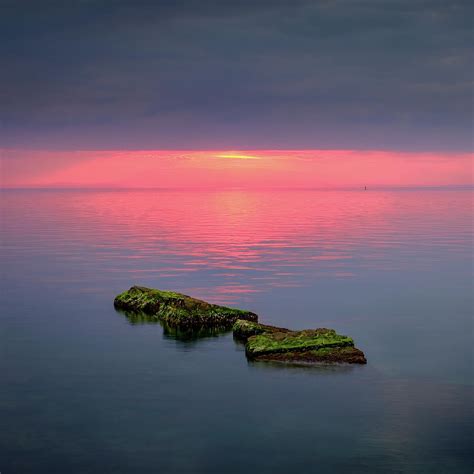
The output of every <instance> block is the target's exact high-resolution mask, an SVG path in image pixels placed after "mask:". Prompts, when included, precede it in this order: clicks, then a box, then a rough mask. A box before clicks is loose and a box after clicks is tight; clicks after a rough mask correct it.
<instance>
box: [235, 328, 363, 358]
mask: <svg viewBox="0 0 474 474" xmlns="http://www.w3.org/2000/svg"><path fill="white" fill-rule="evenodd" d="M232 329H233V333H234V337H235V338H236V339H238V340H241V341H245V342H246V345H245V353H246V355H247V357H248V358H249V359H251V360H267V361H277V362H287V363H305V364H313V363H348V364H366V363H367V360H366V358H365V356H364V353H363V352H362V351H361V350H359V349H357V348H356V347H354V341H353V340H352V338H350V337H347V336H342V335H340V334H337V333H336V331H334V329H326V328H319V329H305V330H303V331H291V330H289V329H286V328H279V327H275V326H267V325H264V324H259V323H257V322H253V321H244V320H238V321H236V322H235V324H234V326H233V328H232Z"/></svg>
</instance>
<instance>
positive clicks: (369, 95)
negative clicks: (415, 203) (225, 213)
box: [0, 0, 474, 187]
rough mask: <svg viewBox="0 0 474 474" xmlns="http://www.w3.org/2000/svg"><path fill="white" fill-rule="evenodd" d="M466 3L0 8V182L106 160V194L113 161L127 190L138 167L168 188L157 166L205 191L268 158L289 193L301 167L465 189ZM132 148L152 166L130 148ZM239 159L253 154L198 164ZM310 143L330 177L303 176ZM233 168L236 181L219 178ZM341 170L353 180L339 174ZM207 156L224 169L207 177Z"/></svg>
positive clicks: (98, 177) (31, 3)
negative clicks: (326, 162) (283, 173)
mask: <svg viewBox="0 0 474 474" xmlns="http://www.w3.org/2000/svg"><path fill="white" fill-rule="evenodd" d="M473 6H474V4H473V3H472V2H470V1H461V0H449V1H446V0H384V1H380V0H324V1H315V0H312V1H309V0H199V1H194V0H157V1H154V2H151V1H149V0H133V1H131V0H130V1H129V0H70V1H68V2H64V1H57V0H46V1H43V2H38V1H37V0H0V70H1V74H0V158H1V161H2V167H1V169H0V171H1V184H2V186H4V187H8V186H20V185H21V186H29V185H31V186H33V185H41V186H48V185H57V183H70V184H71V185H76V184H77V178H74V176H72V175H71V176H70V175H68V172H69V173H74V171H75V172H76V173H82V174H81V176H83V181H82V184H83V185H95V184H96V183H99V182H100V183H104V182H105V181H107V179H105V177H106V175H102V174H100V173H103V171H100V170H101V168H100V167H98V165H97V163H98V161H100V160H102V161H101V163H102V164H104V163H111V162H112V161H113V163H114V166H113V167H111V168H110V169H109V170H108V172H109V173H108V174H109V178H108V181H109V182H110V184H111V185H115V183H119V182H121V183H123V184H124V185H125V183H126V181H127V180H123V179H122V178H121V177H120V173H119V172H118V171H114V169H115V168H120V169H123V168H124V167H125V168H126V163H131V162H133V163H135V164H137V163H139V168H140V169H142V170H148V174H147V172H144V174H143V178H142V179H141V181H140V180H138V178H136V177H135V178H133V180H132V179H130V180H128V184H129V185H132V184H133V183H139V181H140V183H141V185H144V186H148V185H149V183H150V179H149V176H148V175H149V174H150V173H151V175H152V176H155V177H156V176H160V180H161V181H164V180H165V179H168V178H166V177H167V176H168V174H169V175H170V176H172V175H173V173H171V172H169V171H166V170H167V169H168V170H169V168H170V167H171V168H173V167H174V168H175V169H176V170H178V169H179V170H180V173H181V174H182V176H185V175H186V176H187V175H188V174H189V173H190V171H189V169H191V170H194V171H195V170H196V169H199V170H208V171H209V169H212V170H213V171H212V173H213V175H215V178H214V179H213V180H210V182H212V183H215V182H217V180H218V179H219V178H222V179H224V178H225V180H227V181H225V182H226V183H227V182H228V184H229V185H233V183H234V181H236V179H234V178H232V176H233V175H232V173H235V176H237V175H238V176H240V179H250V176H251V175H252V173H256V175H259V176H261V180H260V183H267V182H272V183H273V182H276V181H278V180H276V178H275V175H276V174H278V170H279V169H281V167H282V163H283V162H285V163H286V165H287V168H288V169H287V171H288V170H289V169H291V163H293V164H294V170H292V173H290V174H289V175H288V176H290V175H291V176H294V178H292V179H293V180H294V181H293V180H290V182H289V183H287V184H289V185H293V184H295V185H302V186H303V185H305V186H306V185H307V184H308V178H307V177H305V174H306V173H309V172H311V173H316V175H315V176H313V177H312V179H311V180H309V181H310V182H311V184H312V185H318V184H320V183H324V182H326V183H329V182H332V183H339V184H341V185H342V184H347V183H349V182H351V180H352V178H354V179H357V180H359V178H364V176H365V177H366V179H367V180H369V181H370V179H369V177H370V176H374V177H375V176H377V179H376V180H375V181H377V182H378V183H387V182H397V183H400V184H409V183H414V182H416V183H418V184H433V183H436V184H440V183H441V184H443V183H448V182H449V183H451V182H452V181H453V180H455V181H456V182H457V183H462V184H465V183H466V182H470V181H471V180H472V170H471V169H470V165H469V166H467V161H466V160H469V156H468V155H469V154H470V153H472V117H473V115H472V98H473V97H472V91H473V89H472V82H473V81H472V48H471V42H472V33H471V28H472V17H473V14H474V8H473ZM147 150H148V151H150V152H153V156H154V158H153V160H152V161H153V164H151V163H148V162H147V158H145V157H144V156H143V154H140V153H141V152H142V151H147ZM183 150H184V151H185V153H184V154H183ZM255 150H257V151H261V152H262V153H263V155H264V156H260V155H258V156H257V158H258V159H257V160H255V159H254V160H253V161H252V160H250V159H239V158H229V159H226V158H216V157H215V156H214V155H213V153H210V154H209V153H208V155H209V156H208V157H207V158H206V157H205V156H204V155H205V154H203V153H204V151H208V152H214V151H215V152H216V153H217V154H219V153H220V154H226V153H227V154H235V155H239V154H242V155H246V154H247V155H252V153H249V151H251V152H253V151H255ZM165 151H170V152H169V153H165ZM295 151H299V154H298V153H296V154H295ZM322 151H324V153H325V156H326V157H329V156H330V157H331V158H332V159H333V161H334V163H333V164H332V165H331V166H332V167H333V168H334V169H333V171H331V173H329V171H328V169H327V167H326V168H325V171H324V172H323V171H321V170H322V168H321V159H322V158H321V152H322ZM340 151H344V153H342V154H341V153H339V152H340ZM198 152H200V153H201V154H200V155H199V153H198ZM305 153H306V155H305V157H306V162H308V160H309V161H311V160H312V162H313V165H312V166H309V165H306V166H309V167H306V168H305V167H304V166H303V165H302V162H303V160H301V158H298V157H299V156H300V155H301V154H303V155H304V154H305ZM308 153H311V154H312V155H311V156H313V158H311V159H309V158H308V156H309V155H308ZM390 153H391V154H392V161H393V160H394V159H396V160H398V166H399V167H400V166H405V169H404V170H403V171H401V170H400V169H399V171H398V172H397V173H395V171H394V169H392V175H393V174H394V173H395V174H397V175H400V176H401V177H399V178H397V179H395V178H394V177H393V176H392V177H391V178H390V179H388V178H387V176H388V173H387V172H384V169H385V164H386V163H388V161H387V160H388V158H387V156H388V155H387V154H390ZM374 154H377V156H379V157H382V158H380V161H374V156H375V155H374ZM185 155H186V157H187V158H186V159H183V156H185ZM191 155H192V159H190V158H189V157H190V156H191ZM206 156H207V155H206ZM347 156H350V157H351V158H352V161H351V160H348V158H347ZM428 156H429V157H430V158H429V160H428V159H427V157H428ZM111 157H115V158H111ZM173 157H174V158H173ZM198 157H200V158H198ZM272 157H273V158H272ZM315 157H316V158H315ZM344 157H345V158H344ZM471 158H472V155H471ZM111 159H112V161H111ZM104 160H105V161H104ZM209 160H210V161H209ZM318 160H319V161H318ZM354 160H355V161H354ZM384 160H385V161H384ZM119 161H120V164H119V163H118V162H119ZM185 161H186V163H188V165H189V164H190V163H193V164H191V165H189V169H187V168H186V167H185V168H186V169H185V168H183V162H185ZM230 162H232V163H234V164H233V165H232V166H231V165H230ZM237 162H238V163H240V164H241V166H245V167H248V169H251V168H252V167H253V169H254V171H253V172H250V171H249V172H247V174H245V173H244V172H242V171H237V170H236V165H235V163H237ZM256 162H258V163H259V165H258V166H257V165H256ZM354 162H357V163H358V165H357V166H356V169H358V170H360V171H361V176H359V175H357V173H356V175H355V176H352V177H351V176H349V174H350V173H348V172H347V170H348V169H352V168H351V166H352V165H351V163H354ZM415 162H416V163H415ZM196 163H201V165H202V166H198V165H196ZM223 163H227V164H226V165H225V166H227V167H230V168H229V169H231V170H233V171H229V170H227V171H226V172H223V171H222V167H223ZM250 163H253V164H252V165H251V164H250ZM315 163H319V165H318V166H316V167H315V165H314V164H315ZM337 163H339V173H340V178H339V179H338V177H337V176H336V175H335V173H336V171H337ZM368 163H372V169H371V173H368V171H367V170H368V168H367V166H368V165H367V164H368ZM428 163H432V164H431V165H429V164H428ZM87 166H92V167H91V168H89V169H87ZM93 166H95V168H94V167H93ZM104 166H105V165H104ZM209 166H210V168H209ZM213 167H215V168H216V169H214V168H213ZM273 167H274V168H275V169H274V168H273ZM323 168H324V167H323ZM448 168H449V169H448ZM129 169H130V168H129ZM255 169H258V170H260V171H258V172H257V171H255ZM461 169H462V170H463V171H462V172H461V171H460V170H461ZM68 170H69V171H68ZM219 170H221V171H219ZM262 170H263V171H262ZM265 170H267V171H265ZM377 170H378V171H377ZM407 170H413V175H412V176H407V175H406V171H407ZM441 170H443V171H441ZM99 171H100V172H99ZM48 173H49V175H48ZM167 173H168V174H167ZM203 173H204V171H203ZM212 173H211V174H212ZM219 173H220V174H219ZM239 173H240V174H239ZM318 173H319V174H318ZM321 173H322V175H321ZM325 173H326V174H327V173H329V174H328V175H326V174H325ZM106 174H107V173H106ZM129 174H130V173H129ZM131 174H132V175H134V176H135V175H136V174H134V173H131ZM48 176H49V178H48ZM415 178H416V179H415ZM187 179H188V178H186V179H184V178H183V180H184V181H183V182H184V183H186V185H187ZM280 179H281V180H283V178H280ZM275 180H276V181H275ZM132 181H133V183H132ZM178 181H179V180H178ZM55 183H56V184H55ZM278 183H279V181H278ZM169 184H170V185H173V181H171V182H170V183H169ZM133 185H135V184H133ZM137 185H138V184H137Z"/></svg>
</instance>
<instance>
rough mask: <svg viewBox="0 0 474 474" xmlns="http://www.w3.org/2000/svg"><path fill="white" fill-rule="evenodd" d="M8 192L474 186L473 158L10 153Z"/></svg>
mask: <svg viewBox="0 0 474 474" xmlns="http://www.w3.org/2000/svg"><path fill="white" fill-rule="evenodd" d="M0 153H1V186H2V187H165V188H185V189H191V188H205V189H209V188H221V187H250V188H261V187H277V188H285V187H287V188H308V187H345V186H349V187H353V186H357V187H358V186H364V185H367V186H442V185H468V184H472V166H473V154H470V153H404V152H388V151H374V150H371V151H361V150H246V151H238V150H222V151H215V150H212V151H185V150H184V151H179V150H178V151H163V150H156V151H154V150H143V151H129V150H122V151H121V150H110V151H63V152H61V151H44V150H42V151H31V150H28V151H27V150H18V149H3V150H0Z"/></svg>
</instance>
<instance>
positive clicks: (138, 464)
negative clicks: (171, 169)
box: [0, 190, 474, 474]
mask: <svg viewBox="0 0 474 474" xmlns="http://www.w3.org/2000/svg"><path fill="white" fill-rule="evenodd" d="M472 196H473V194H472V191H470V190H403V191H396V190H376V191H372V190H369V191H367V192H360V191H291V192H290V191H287V192H270V191H268V192H252V191H248V192H244V191H227V192H174V191H173V192H172V191H166V192H164V191H163V192H159V191H125V190H123V191H107V190H103V191H79V190H78V191H27V190H23V191H2V193H1V199H2V204H1V243H2V250H1V269H2V270H1V278H2V292H1V308H2V311H1V319H0V377H1V384H0V472H1V473H2V474H10V473H36V474H37V473H55V472H57V473H71V474H74V473H81V474H82V473H109V472H110V473H127V474H129V473H186V474H188V473H189V474H200V473H223V472H225V473H241V472H259V473H272V474H273V473H280V472H281V473H288V472H298V471H299V470H301V471H304V472H311V473H312V472H315V473H316V472H317V473H333V472H351V473H367V472H382V473H399V472H400V473H405V472H407V473H424V472H426V473H466V472H467V473H470V472H472V470H473V466H474V462H473V461H474V459H473V454H472V446H473V441H474V439H473V409H472V406H473V404H472V395H473V386H472V380H473V379H472V362H473V359H472V356H473V352H472V336H473V332H472V314H473V297H472V291H471V290H472V277H473V274H472V248H473V247H472V244H473V233H472V232H473V228H472V225H473V221H472ZM132 284H141V285H146V286H152V287H157V288H162V289H173V290H176V291H181V292H184V293H187V294H190V295H192V296H196V297H200V298H203V299H206V300H209V301H212V302H216V303H223V304H229V305H233V306H237V307H242V308H246V309H249V310H252V311H255V312H257V313H258V314H259V315H260V319H261V321H263V322H266V323H270V324H275V325H281V326H287V327H291V328H311V327H332V328H335V329H336V330H337V331H338V332H341V333H343V334H348V335H351V336H353V337H354V339H355V341H356V344H357V346H358V347H360V348H361V349H362V350H363V351H364V352H365V354H366V356H367V359H368V364H367V366H361V367H344V366H338V367H328V366H327V367H319V368H295V367H285V366H281V365H271V364H265V363H249V362H247V360H246V358H245V354H244V352H243V347H242V346H240V345H239V344H237V343H235V342H234V341H233V339H232V335H231V334H229V333H224V334H219V335H217V336H215V337H206V338H200V339H199V338H198V339H192V338H186V337H181V336H182V335H180V334H176V333H173V332H169V331H166V330H164V328H162V327H161V325H160V324H151V323H148V324H147V323H146V322H144V323H142V324H134V323H133V322H132V321H129V320H127V318H126V317H124V316H123V315H121V314H119V313H117V312H116V311H115V310H114V308H113V304H112V303H113V298H114V296H115V295H116V294H117V293H119V292H121V291H123V290H124V289H127V288H128V287H129V286H131V285H132Z"/></svg>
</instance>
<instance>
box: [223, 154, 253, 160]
mask: <svg viewBox="0 0 474 474" xmlns="http://www.w3.org/2000/svg"><path fill="white" fill-rule="evenodd" d="M215 157H216V158H230V159H235V160H259V159H260V157H259V156H253V155H238V154H234V153H225V154H221V155H215Z"/></svg>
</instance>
